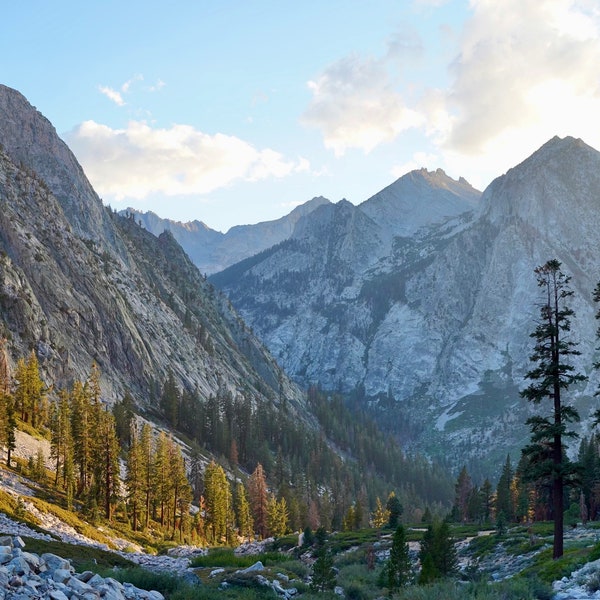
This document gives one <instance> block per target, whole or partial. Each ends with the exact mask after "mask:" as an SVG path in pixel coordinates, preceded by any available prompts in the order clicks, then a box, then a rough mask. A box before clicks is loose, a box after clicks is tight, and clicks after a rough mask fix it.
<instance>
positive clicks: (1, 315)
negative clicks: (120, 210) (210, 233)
mask: <svg viewBox="0 0 600 600" xmlns="http://www.w3.org/2000/svg"><path fill="white" fill-rule="evenodd" d="M0 142H1V144H2V149H1V150H0V205H1V209H0V252H1V256H0V326H1V328H2V331H0V333H2V334H4V336H5V337H7V338H9V339H10V347H9V350H10V352H11V354H12V356H13V357H16V356H20V355H25V354H26V353H27V352H28V351H29V350H30V349H32V348H33V349H35V350H36V351H37V354H38V356H39V357H40V359H41V367H42V370H43V373H44V378H45V380H46V382H47V383H55V384H60V385H64V384H66V383H68V382H70V381H72V380H73V379H74V378H79V379H82V380H84V379H85V378H86V374H87V373H89V369H90V366H91V364H92V362H93V361H95V362H96V363H97V364H98V366H99V367H100V370H101V372H102V376H103V390H104V393H105V394H106V396H107V398H112V399H114V398H117V397H122V395H123V394H124V392H125V391H126V390H128V391H130V392H131V393H132V394H133V395H134V397H135V398H136V399H137V400H138V402H146V403H147V402H148V399H149V397H150V396H151V392H152V391H153V390H155V389H156V386H157V385H158V384H159V383H162V382H163V381H164V379H165V378H166V377H167V374H168V373H171V372H172V373H173V374H174V375H175V378H176V381H177V383H178V384H179V385H180V386H181V388H182V389H196V390H198V391H199V393H201V394H202V396H204V397H207V396H209V395H211V394H215V393H217V391H219V390H220V389H229V390H231V391H235V390H238V389H245V390H248V391H249V392H250V393H251V394H252V395H255V396H256V397H257V398H260V399H262V401H266V400H267V398H274V397H278V396H279V394H280V393H281V392H280V388H281V386H282V385H284V386H285V389H286V393H289V394H290V398H291V399H293V400H294V401H295V402H298V403H301V402H303V400H302V398H303V393H302V392H301V390H300V389H299V388H298V387H297V386H295V385H292V384H291V383H289V382H288V380H287V379H286V378H285V376H284V374H283V373H282V372H281V370H280V369H279V367H278V366H277V364H276V363H275V361H274V360H273V359H272V358H271V357H270V356H269V354H268V352H267V351H266V350H265V348H264V347H263V346H262V344H261V343H260V342H259V341H258V340H257V339H256V337H254V336H253V335H252V334H251V333H250V332H249V331H248V330H247V328H246V327H245V325H244V323H243V322H242V321H241V319H240V318H239V316H238V315H237V314H236V313H235V312H234V311H233V310H231V308H230V306H229V303H228V302H227V301H226V299H225V298H223V297H221V296H220V295H219V294H218V293H216V292H215V290H214V289H213V287H212V286H211V285H210V284H208V283H207V282H206V281H205V279H204V277H202V276H201V275H200V273H199V272H198V270H197V269H196V268H195V267H194V265H193V264H192V263H191V261H190V260H189V258H188V257H187V256H186V255H185V253H184V252H183V250H182V249H181V247H180V246H179V245H178V244H177V243H176V241H175V240H174V239H173V236H172V235H171V234H169V233H163V234H161V235H160V236H159V237H158V238H157V237H155V236H153V235H151V234H150V233H149V232H147V231H145V230H144V229H142V228H141V227H139V225H137V224H136V223H135V221H134V220H133V219H130V218H129V219H128V218H124V217H119V216H118V215H116V214H114V213H113V212H111V211H110V210H109V209H107V208H106V207H104V206H103V205H102V203H101V201H100V199H99V198H98V196H97V195H96V193H95V192H94V190H93V189H92V187H91V186H90V184H89V182H88V181H87V179H86V178H85V175H84V173H83V171H82V169H81V167H80V166H79V165H78V163H77V161H76V160H75V158H74V156H73V155H72V153H71V152H70V150H69V149H68V148H67V146H66V145H65V144H64V143H63V142H62V141H61V140H60V139H59V138H58V136H57V135H56V131H55V130H54V127H53V126H52V125H51V123H50V122H49V121H48V120H47V119H46V118H45V117H43V116H42V115H41V114H40V113H39V112H37V111H36V110H35V109H34V108H33V107H32V106H31V105H30V104H29V103H28V102H27V100H26V99H25V98H24V97H23V96H22V95H21V94H19V93H18V92H16V91H15V90H12V89H10V88H7V87H5V86H0Z"/></svg>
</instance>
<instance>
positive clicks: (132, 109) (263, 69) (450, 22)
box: [0, 0, 600, 232]
mask: <svg viewBox="0 0 600 600" xmlns="http://www.w3.org/2000/svg"><path fill="white" fill-rule="evenodd" d="M2 4H3V6H2V19H1V20H0V53H1V56H2V60H1V61H0V83H3V84H5V85H8V86H10V87H13V88H15V89H17V90H19V91H20V92H21V93H22V94H23V95H25V97H26V98H27V99H28V100H29V101H30V102H31V103H32V104H33V105H34V106H35V107H36V108H37V109H38V110H39V111H40V112H41V113H42V114H44V115H45V116H46V117H47V118H48V119H49V120H50V121H51V122H52V124H53V125H54V126H55V128H56V130H57V132H58V134H59V135H60V136H61V138H62V139H63V140H64V141H65V142H66V143H67V144H68V145H69V147H70V148H71V150H72V151H73V152H74V154H75V156H76V157H77V159H78V160H79V162H80V163H81V164H82V166H83V168H84V171H85V172H86V174H87V176H88V178H89V179H90V181H91V182H92V185H93V186H94V188H95V190H96V191H97V192H98V194H99V195H100V197H101V198H102V199H103V201H104V202H105V203H106V204H110V205H111V206H112V207H113V208H116V209H118V210H120V209H123V208H126V207H129V206H131V207H134V208H136V209H139V210H143V211H145V210H152V211H153V212H155V213H157V214H158V215H159V216H161V217H164V218H171V219H175V220H180V221H191V220H194V219H197V220H200V221H203V222H204V223H205V224H207V225H208V226H209V227H211V228H213V229H217V230H220V231H223V232H225V231H227V230H228V229H229V228H230V227H232V226H234V225H241V224H249V223H257V222H260V221H266V220H272V219H277V218H279V217H281V216H283V215H285V214H287V213H289V212H290V211H291V210H292V209H293V208H294V207H295V206H297V205H299V204H302V203H304V202H306V201H308V200H310V199H311V198H313V197H315V196H324V197H326V198H328V199H329V200H331V201H333V202H337V201H339V200H341V199H342V198H346V199H347V200H349V201H350V202H353V203H354V204H359V203H361V202H363V201H364V200H366V199H368V198H369V197H370V196H372V195H373V194H375V193H377V192H378V191H380V190H381V189H383V188H384V187H386V186H387V185H389V184H391V183H392V182H393V181H395V180H396V179H397V178H398V177H400V176H402V175H404V174H405V173H407V172H409V171H410V170H412V169H417V168H423V167H425V168H427V169H428V170H435V169H438V168H441V169H444V170H445V171H446V173H447V174H448V175H449V176H451V177H453V178H455V179H458V178H459V177H464V178H465V179H467V180H468V181H469V182H470V183H471V184H472V185H473V186H474V187H476V188H478V189H480V190H483V189H484V188H485V187H486V186H487V185H488V184H489V183H490V182H491V181H492V180H493V179H494V178H495V177H497V176H499V175H502V174H503V173H505V172H506V171H507V170H508V169H509V168H511V167H513V166H515V165H517V164H518V163H519V162H521V161H522V160H524V159H525V158H527V156H529V155H530V154H531V153H532V152H534V151H535V150H536V149H537V148H539V147H540V146H541V145H543V144H544V143H545V142H546V141H547V140H549V139H550V138H551V137H553V136H555V135H558V136H560V137H564V136H567V135H572V136H574V137H578V138H582V139H583V140H584V141H585V142H586V143H588V144H589V145H591V146H593V147H595V148H596V149H600V117H599V115H600V2H599V1H598V0H502V1H501V2H499V1H498V0H470V1H464V0H369V2H365V1H364V0H360V1H359V0H303V2H289V1H288V0H278V1H274V0H273V1H272V0H212V1H208V0H172V1H170V2H164V1H162V2H158V1H155V0H144V1H138V0H127V1H126V2H123V0H89V1H85V2H81V0H78V1H76V2H75V1H71V0H54V1H53V2H47V1H45V0H19V1H18V2H8V1H7V0H5V1H4V2H2ZM0 141H1V140H0Z"/></svg>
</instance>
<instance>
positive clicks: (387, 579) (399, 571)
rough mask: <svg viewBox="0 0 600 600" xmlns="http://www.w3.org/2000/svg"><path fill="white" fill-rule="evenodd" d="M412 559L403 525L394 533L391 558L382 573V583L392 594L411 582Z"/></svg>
mask: <svg viewBox="0 0 600 600" xmlns="http://www.w3.org/2000/svg"><path fill="white" fill-rule="evenodd" d="M410 573H411V568H410V558H409V555H408V543H407V541H406V532H405V531H404V527H403V526H402V525H398V527H397V528H396V531H395V532H394V537H393V540H392V548H391V550H390V557H389V558H388V560H387V561H386V563H385V565H384V567H383V571H382V573H381V582H382V584H383V585H384V586H385V587H386V588H387V589H388V590H389V592H390V594H391V593H392V592H394V591H395V590H397V589H398V588H401V587H402V586H404V585H406V584H407V583H409V581H410Z"/></svg>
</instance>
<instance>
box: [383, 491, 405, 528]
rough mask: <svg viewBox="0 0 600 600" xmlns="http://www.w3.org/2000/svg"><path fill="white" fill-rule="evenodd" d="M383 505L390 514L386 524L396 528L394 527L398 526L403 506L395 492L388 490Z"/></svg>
mask: <svg viewBox="0 0 600 600" xmlns="http://www.w3.org/2000/svg"><path fill="white" fill-rule="evenodd" d="M385 507H386V509H387V510H388V512H389V515H390V516H389V518H388V525H389V526H390V527H391V528H392V529H396V527H398V525H399V524H400V517H401V516H402V511H403V507H402V504H401V503H400V500H398V497H397V496H396V493H395V492H390V494H389V496H388V499H387V502H386V504H385Z"/></svg>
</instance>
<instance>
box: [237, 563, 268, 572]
mask: <svg viewBox="0 0 600 600" xmlns="http://www.w3.org/2000/svg"><path fill="white" fill-rule="evenodd" d="M264 570H265V567H264V565H263V564H262V562H261V561H260V560H257V561H256V562H255V563H254V564H253V565H250V566H249V567H248V568H246V569H242V570H241V571H240V573H253V572H255V571H264Z"/></svg>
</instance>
